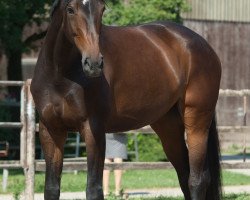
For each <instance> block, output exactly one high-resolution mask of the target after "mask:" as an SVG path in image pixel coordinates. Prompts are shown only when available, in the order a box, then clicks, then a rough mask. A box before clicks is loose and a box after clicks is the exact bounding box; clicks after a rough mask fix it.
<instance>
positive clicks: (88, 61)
mask: <svg viewBox="0 0 250 200" xmlns="http://www.w3.org/2000/svg"><path fill="white" fill-rule="evenodd" d="M84 65H89V66H91V63H90V59H89V58H86V59H85V61H84Z"/></svg>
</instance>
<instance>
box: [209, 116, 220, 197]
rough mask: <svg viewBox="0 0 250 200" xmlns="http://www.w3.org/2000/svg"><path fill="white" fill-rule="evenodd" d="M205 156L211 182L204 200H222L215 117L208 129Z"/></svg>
mask: <svg viewBox="0 0 250 200" xmlns="http://www.w3.org/2000/svg"><path fill="white" fill-rule="evenodd" d="M207 156H208V157H207V159H208V168H209V171H210V176H211V182H210V185H209V187H208V190H207V193H206V194H207V195H206V200H220V199H222V189H221V167H220V145H219V137H218V131H217V127H216V117H215V116H214V118H213V120H212V123H211V126H210V129H209V137H208V148H207Z"/></svg>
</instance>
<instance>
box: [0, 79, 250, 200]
mask: <svg viewBox="0 0 250 200" xmlns="http://www.w3.org/2000/svg"><path fill="white" fill-rule="evenodd" d="M30 84H31V81H30V80H27V81H25V82H23V81H0V87H1V86H3V87H5V86H19V87H21V106H20V109H21V116H20V119H21V120H20V122H0V128H21V133H20V140H21V141H20V161H1V162H0V168H9V169H17V168H23V169H24V172H25V177H26V178H25V180H26V189H25V199H26V200H34V175H35V170H37V171H44V170H45V163H44V162H41V161H35V132H36V128H37V127H36V123H35V108H34V103H33V100H32V96H31V93H30ZM220 96H240V97H244V106H245V107H244V113H245V118H244V120H246V111H247V109H246V105H247V103H246V96H250V90H240V91H236V90H220ZM244 126H246V121H245V123H244ZM221 128H224V130H225V129H227V130H228V129H230V128H232V127H230V128H228V127H221ZM235 129H242V127H240V126H239V127H235ZM131 132H137V133H138V130H136V131H130V132H129V133H131ZM139 132H144V133H147V132H148V133H149V132H152V129H149V127H145V128H142V129H139ZM245 145H246V144H244V146H245ZM222 167H223V168H224V169H232V168H243V169H250V163H242V162H240V163H224V162H222ZM105 168H106V169H129V170H130V169H131V170H132V169H166V168H172V165H171V163H169V162H151V163H148V162H147V163H144V162H124V163H120V164H116V163H111V164H106V165H105ZM64 169H70V170H86V169H87V163H86V162H82V161H81V162H74V160H71V162H65V163H64Z"/></svg>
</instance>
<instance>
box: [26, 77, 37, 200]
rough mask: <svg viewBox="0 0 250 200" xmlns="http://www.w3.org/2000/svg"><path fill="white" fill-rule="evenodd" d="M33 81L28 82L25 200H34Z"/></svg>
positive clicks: (34, 127)
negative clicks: (31, 89)
mask: <svg viewBox="0 0 250 200" xmlns="http://www.w3.org/2000/svg"><path fill="white" fill-rule="evenodd" d="M30 84H31V80H27V81H26V87H27V168H26V173H25V174H26V175H25V178H26V190H25V200H34V184H35V131H36V122H35V105H34V102H33V98H32V95H31V93H30Z"/></svg>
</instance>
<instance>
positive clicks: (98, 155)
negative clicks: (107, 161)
mask: <svg viewBox="0 0 250 200" xmlns="http://www.w3.org/2000/svg"><path fill="white" fill-rule="evenodd" d="M90 124H91V125H90ZM81 136H82V137H83V138H84V139H85V143H86V148H87V162H88V177H87V190H86V197H87V200H103V199H104V197H103V190H102V177H103V168H104V158H105V133H104V130H102V129H101V128H100V127H98V124H97V123H95V122H93V123H90V122H89V121H86V122H84V123H83V125H82V130H81Z"/></svg>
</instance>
